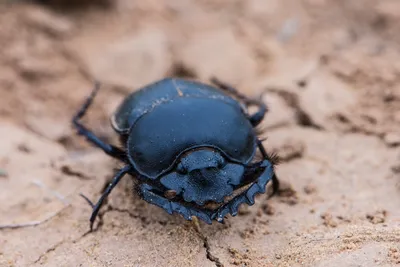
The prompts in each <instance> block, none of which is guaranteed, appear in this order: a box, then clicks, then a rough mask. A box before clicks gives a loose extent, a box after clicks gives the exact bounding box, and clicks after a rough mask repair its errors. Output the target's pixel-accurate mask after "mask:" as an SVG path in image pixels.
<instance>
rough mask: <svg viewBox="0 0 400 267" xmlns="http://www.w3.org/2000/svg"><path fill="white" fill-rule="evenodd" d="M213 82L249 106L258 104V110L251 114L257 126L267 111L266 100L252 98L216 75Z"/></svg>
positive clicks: (251, 120) (253, 122)
mask: <svg viewBox="0 0 400 267" xmlns="http://www.w3.org/2000/svg"><path fill="white" fill-rule="evenodd" d="M211 82H212V83H214V84H215V85H217V86H218V87H219V88H221V89H222V90H225V91H227V92H229V93H230V94H232V95H234V96H235V97H237V98H238V99H239V100H241V101H243V102H244V104H245V105H246V106H247V107H249V106H257V107H258V111H257V112H256V113H254V114H252V115H250V117H249V120H250V122H251V124H252V125H253V126H254V127H255V126H257V125H258V124H260V122H261V121H262V120H263V118H264V116H265V113H267V106H266V105H265V104H264V102H263V101H262V100H261V99H251V98H249V97H247V96H245V95H244V94H242V93H240V92H239V91H238V90H237V89H235V88H233V87H232V86H230V85H229V84H227V83H224V82H222V81H220V80H218V79H217V78H215V77H212V78H211Z"/></svg>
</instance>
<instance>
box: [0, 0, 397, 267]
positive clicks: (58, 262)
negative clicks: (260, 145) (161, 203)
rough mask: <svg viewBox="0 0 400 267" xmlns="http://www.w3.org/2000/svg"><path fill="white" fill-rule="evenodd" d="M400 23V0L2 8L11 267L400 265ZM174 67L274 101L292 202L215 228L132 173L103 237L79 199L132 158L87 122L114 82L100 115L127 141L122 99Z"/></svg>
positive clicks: (2, 241)
mask: <svg viewBox="0 0 400 267" xmlns="http://www.w3.org/2000/svg"><path fill="white" fill-rule="evenodd" d="M8 2H12V1H8ZM14 2H17V1H14ZM20 2H21V1H20ZM399 23H400V2H399V1H398V0H380V1H378V0H376V1H373V0H364V1H347V0H303V1H298V0H247V1H232V0H218V1H217V0H201V1H200V0H199V1H184V0H168V1H155V0H154V1H128V0H120V1H115V4H114V5H112V6H110V7H97V6H90V5H89V6H88V7H86V8H84V9H78V10H68V11H65V10H64V11H60V10H58V9H49V8H46V7H40V6H37V5H34V4H26V3H25V4H23V3H15V4H6V3H2V4H0V47H1V49H0V118H1V120H0V224H1V225H2V227H3V228H4V229H0V266H39V265H40V266H42V265H43V266H324V267H325V266H396V265H400V64H399V62H400V34H399V31H398V25H399ZM167 75H193V76H194V77H195V78H197V79H199V80H202V81H205V82H207V81H208V79H209V78H210V77H211V76H212V75H216V76H217V77H218V78H220V79H222V80H225V81H227V82H229V83H231V84H234V85H235V86H237V87H238V88H239V89H240V90H241V91H242V92H243V93H245V94H247V95H249V96H250V95H252V96H255V95H258V94H260V93H262V92H264V93H265V98H264V100H265V101H266V103H267V104H268V106H269V108H270V112H269V114H268V116H267V117H266V119H265V121H264V123H263V127H264V128H265V130H266V131H265V134H264V135H265V137H267V140H266V141H265V145H266V147H267V148H268V150H269V151H276V152H278V153H279V154H280V155H281V157H282V159H283V162H282V164H281V165H279V166H278V169H277V173H278V175H279V177H280V179H281V180H282V183H283V188H282V190H281V192H280V195H279V196H277V197H275V198H272V199H270V200H268V201H267V199H266V195H261V196H259V197H258V198H257V200H256V204H255V205H254V206H252V207H247V206H243V207H242V209H241V211H240V214H239V215H238V216H236V217H229V218H228V219H227V220H226V223H225V224H224V225H221V224H218V223H214V224H213V225H211V226H209V225H206V224H204V223H202V222H201V223H200V233H199V232H198V231H197V230H196V227H195V226H194V225H193V224H192V223H190V222H187V221H185V220H184V219H183V218H181V217H180V216H178V215H175V216H169V215H168V214H167V213H165V212H164V211H163V210H161V209H159V208H157V207H155V206H151V205H149V204H147V203H146V202H144V201H142V200H140V199H139V198H138V197H137V196H136V195H134V194H133V193H132V181H131V180H130V179H125V180H124V181H123V182H121V184H120V185H119V186H118V187H117V188H116V189H115V190H114V191H113V193H112V194H111V196H110V198H109V201H108V203H107V205H106V206H105V207H104V208H103V209H102V211H101V220H100V222H101V223H100V224H99V226H98V228H97V230H96V231H95V232H93V233H87V232H88V229H89V224H88V223H89V222H88V219H89V216H90V212H91V210H90V207H89V206H88V205H87V204H86V203H85V202H84V201H83V199H82V198H80V197H79V193H80V192H82V193H85V194H86V195H87V196H89V197H90V198H91V199H94V200H95V199H97V198H98V197H99V196H100V194H101V191H102V189H103V187H104V185H105V184H106V182H107V181H108V179H110V177H111V176H112V174H113V171H114V168H116V167H118V166H119V165H118V163H116V162H115V161H114V160H112V159H110V158H108V157H107V156H105V155H104V154H103V153H102V152H101V151H99V150H97V149H95V148H93V147H91V146H89V145H87V143H86V142H85V141H84V140H83V139H82V138H80V137H77V136H76V134H75V132H74V130H73V129H72V128H71V126H70V119H71V116H72V115H73V113H74V112H75V110H76V109H77V108H78V107H79V105H80V104H81V103H82V101H83V99H84V97H85V96H86V95H87V94H88V93H89V92H90V90H91V87H92V84H93V80H94V79H99V80H100V81H101V82H102V83H103V90H102V91H101V92H100V94H99V96H98V98H97V99H96V102H95V105H94V107H93V109H92V110H91V112H90V113H89V115H88V118H87V119H86V120H85V121H86V122H87V123H88V124H89V125H90V127H91V128H92V129H94V130H95V131H96V132H97V133H98V134H99V135H100V136H102V137H103V138H104V139H105V140H109V141H110V142H116V136H115V134H114V133H113V131H112V130H111V127H110V125H109V121H108V116H109V115H110V114H111V113H112V112H113V110H114V108H115V107H116V105H118V103H119V101H121V99H122V98H123V97H124V95H126V94H128V93H129V92H130V91H132V90H136V89H137V88H139V87H140V86H143V85H146V84H147V83H149V82H152V81H154V80H157V79H160V78H162V77H164V76H167ZM55 214H56V215H55ZM54 215H55V216H54ZM46 218H49V220H47V221H45V222H44V223H42V224H40V225H36V226H35V225H32V226H29V227H28V226H27V227H17V228H15V229H9V228H7V227H4V226H7V225H9V226H10V225H14V226H16V224H27V223H29V222H33V223H34V222H36V221H42V220H46Z"/></svg>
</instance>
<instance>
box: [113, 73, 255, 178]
mask: <svg viewBox="0 0 400 267" xmlns="http://www.w3.org/2000/svg"><path fill="white" fill-rule="evenodd" d="M111 122H112V126H113V128H114V129H115V130H116V131H117V132H118V133H120V134H122V135H127V153H128V156H129V159H130V161H131V163H132V165H134V167H135V169H136V170H137V171H139V172H140V173H141V174H142V175H144V176H147V177H148V178H152V179H155V178H157V177H159V176H160V175H162V174H163V173H165V172H167V171H168V170H170V169H171V168H172V167H173V164H174V162H175V161H176V159H177V158H178V157H179V156H180V155H181V154H182V153H184V152H186V151H188V150H191V149H194V148H197V147H212V148H215V149H217V150H219V151H220V152H221V153H222V154H224V155H225V156H226V157H228V158H230V160H232V161H236V162H240V163H244V164H245V163H248V162H249V161H251V160H252V158H253V157H254V154H255V151H256V135H255V132H254V130H253V127H252V125H251V124H250V122H249V120H248V119H247V117H246V114H245V112H244V110H243V108H242V106H241V105H240V104H239V102H237V101H236V100H235V99H233V98H232V97H230V96H229V95H227V94H225V93H224V92H223V91H221V90H219V89H217V88H214V87H212V86H209V85H206V84H202V83H199V82H195V81H189V80H184V79H176V78H174V79H172V78H167V79H163V80H161V81H159V82H156V83H153V84H151V85H149V86H146V87H144V88H142V89H140V90H138V91H136V92H133V93H132V94H130V95H129V96H127V97H126V98H125V100H124V101H123V102H122V103H121V105H120V106H119V107H118V109H117V111H116V113H115V114H114V115H113V116H112V118H111Z"/></svg>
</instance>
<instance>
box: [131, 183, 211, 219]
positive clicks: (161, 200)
mask: <svg viewBox="0 0 400 267" xmlns="http://www.w3.org/2000/svg"><path fill="white" fill-rule="evenodd" d="M138 190H139V194H140V196H141V197H142V198H143V200H145V201H147V202H149V203H151V204H153V205H156V206H158V207H160V208H162V209H164V210H165V211H166V212H168V213H169V214H172V213H173V212H176V213H179V214H181V215H182V216H183V217H184V218H185V219H186V220H188V221H191V220H192V216H196V217H198V218H199V219H201V220H203V221H204V222H206V223H208V224H211V220H212V218H211V212H210V211H206V210H200V209H197V208H195V207H189V206H185V205H183V204H180V203H178V202H175V201H172V200H168V199H167V198H165V197H163V196H161V195H160V194H157V193H155V191H157V190H156V188H155V187H153V186H151V185H148V184H144V183H143V184H141V185H139V187H138Z"/></svg>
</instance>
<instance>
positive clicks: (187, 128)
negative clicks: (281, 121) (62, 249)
mask: <svg viewBox="0 0 400 267" xmlns="http://www.w3.org/2000/svg"><path fill="white" fill-rule="evenodd" d="M211 81H212V82H213V86H212V85H208V84H205V83H201V82H198V81H194V80H187V79H181V78H165V79H163V80H161V81H158V82H155V83H152V84H150V85H148V86H145V87H143V88H141V89H139V90H137V91H135V92H133V93H131V94H130V95H128V96H127V97H126V98H125V99H124V100H123V101H122V103H121V104H120V105H119V107H118V108H117V110H116V112H115V113H114V114H113V115H112V117H111V125H112V127H113V128H114V130H115V131H116V132H117V133H118V134H119V135H120V140H121V143H122V147H123V148H118V147H116V146H113V145H111V144H107V143H105V142H103V141H101V140H100V138H98V137H97V136H96V135H95V134H94V133H93V132H91V131H90V130H89V129H88V128H86V127H85V126H84V125H82V124H81V123H80V121H79V120H80V119H81V118H82V117H83V116H84V115H85V113H86V111H87V109H88V108H89V106H90V105H91V103H92V102H93V99H94V97H95V95H96V94H97V92H98V90H99V87H100V86H99V84H98V83H97V84H96V86H95V87H94V89H93V91H92V93H91V95H90V96H89V97H88V98H87V99H86V101H85V103H84V104H83V106H82V107H81V109H80V110H79V111H78V112H77V113H76V115H75V116H74V118H73V124H74V126H75V127H76V129H77V130H78V134H80V135H83V136H85V137H86V138H87V139H88V141H90V142H91V143H92V144H94V145H96V146H97V147H99V148H101V149H102V150H103V151H104V152H105V153H107V154H108V155H110V156H112V157H114V158H117V159H118V160H120V161H121V162H123V163H124V165H125V166H124V167H123V168H121V169H120V170H119V171H118V172H117V173H116V174H115V176H114V178H113V180H112V181H111V183H110V184H109V185H108V187H107V188H106V190H105V192H104V193H103V194H102V196H101V197H100V199H99V200H98V202H97V203H96V204H95V205H94V204H91V205H92V207H93V212H92V215H91V217H90V226H91V229H92V227H93V223H94V221H95V219H96V216H97V214H98V212H99V210H100V207H101V205H102V203H103V201H104V199H105V198H106V197H107V196H108V195H109V194H110V192H111V191H112V189H113V188H114V187H115V186H116V185H117V184H118V182H119V181H120V180H121V178H122V177H123V176H124V175H125V174H131V175H132V176H133V177H135V178H136V179H137V185H136V189H137V192H138V194H139V195H140V196H141V197H142V198H143V199H144V200H145V201H147V202H149V203H151V204H154V205H157V206H159V207H161V208H163V209H164V210H165V211H167V212H168V213H169V214H172V213H174V212H175V213H178V214H181V215H182V216H183V217H184V218H185V219H187V220H191V219H192V216H196V217H198V218H200V219H202V220H203V221H205V222H206V223H208V224H211V222H212V220H216V221H218V222H223V220H224V217H225V216H226V215H227V214H228V213H230V214H231V215H232V216H236V214H237V212H238V208H239V205H240V204H242V203H247V204H248V205H253V204H254V197H255V195H256V194H258V193H265V189H266V185H267V183H268V182H269V181H270V180H272V182H273V191H274V192H276V191H277V190H278V187H279V181H278V179H277V177H276V175H275V172H274V163H275V162H274V158H273V157H271V156H269V155H268V154H267V153H266V151H265V149H264V147H263V144H262V143H261V141H260V139H259V138H258V134H257V131H256V126H257V125H259V123H260V122H261V121H262V120H263V118H264V115H265V113H266V111H267V108H266V106H265V104H264V103H263V102H262V101H261V100H253V99H250V98H247V97H246V96H244V95H243V94H241V93H239V92H238V91H237V90H236V89H234V88H232V87H231V86H229V85H227V84H225V83H222V82H221V81H219V80H217V79H216V78H212V80H211ZM250 106H256V107H257V108H258V109H257V111H256V112H255V113H253V114H249V112H248V107H250ZM257 150H258V151H259V152H260V154H261V158H260V159H259V160H257V157H256V152H257ZM86 200H88V199H87V198H86ZM88 202H89V203H91V202H90V201H89V200H88Z"/></svg>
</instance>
